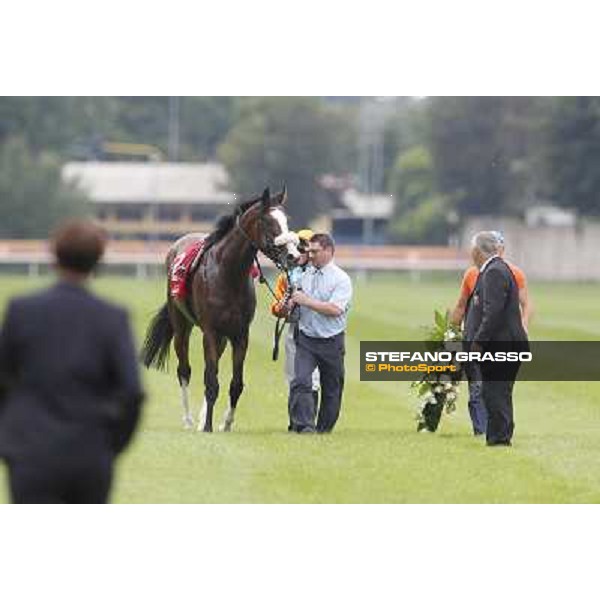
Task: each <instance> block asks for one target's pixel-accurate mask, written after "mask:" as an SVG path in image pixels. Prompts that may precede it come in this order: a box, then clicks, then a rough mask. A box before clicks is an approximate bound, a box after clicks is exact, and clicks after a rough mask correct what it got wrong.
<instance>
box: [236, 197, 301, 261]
mask: <svg viewBox="0 0 600 600" xmlns="http://www.w3.org/2000/svg"><path fill="white" fill-rule="evenodd" d="M286 201H287V191H286V188H285V186H284V188H283V190H282V191H281V192H280V193H279V194H277V195H275V196H271V195H270V193H269V188H267V189H265V191H264V192H263V194H262V196H261V198H260V201H258V202H256V203H255V204H254V205H253V206H252V208H251V209H250V210H248V211H247V212H246V213H244V214H243V215H242V216H241V218H240V221H242V220H243V229H244V231H245V233H246V235H247V236H248V238H249V239H250V240H251V241H252V243H253V244H254V245H255V246H256V248H258V250H260V251H261V252H262V253H263V254H264V255H265V256H267V257H268V258H270V259H271V260H272V261H273V262H274V263H275V264H276V265H277V266H278V267H284V268H291V267H292V266H294V264H295V261H296V260H297V259H298V257H299V256H300V253H299V252H298V241H299V240H298V236H297V235H296V234H295V233H294V232H293V231H290V230H289V228H288V224H287V215H286V213H285V208H284V206H285V203H286Z"/></svg>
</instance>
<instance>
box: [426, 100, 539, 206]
mask: <svg viewBox="0 0 600 600" xmlns="http://www.w3.org/2000/svg"><path fill="white" fill-rule="evenodd" d="M544 108H545V104H544V100H543V99H540V98H512V97H503V96H496V97H459V98H432V99H431V100H429V144H428V145H429V147H430V149H431V153H432V156H433V162H434V169H435V173H436V181H437V186H438V188H439V190H440V191H441V192H442V193H444V194H446V195H447V196H449V197H450V198H451V200H452V202H453V204H454V205H455V207H456V209H457V210H458V212H459V214H460V215H461V216H465V215H469V216H470V215H477V214H489V215H500V214H510V213H518V212H520V211H521V210H522V209H523V208H524V207H525V206H526V205H527V204H528V203H529V202H531V200H532V198H533V197H535V196H536V195H538V189H539V188H540V187H541V185H542V182H541V175H540V171H539V168H538V163H537V160H536V159H537V156H538V153H539V132H540V131H541V127H540V123H541V121H540V114H541V113H542V112H543V109H544Z"/></svg>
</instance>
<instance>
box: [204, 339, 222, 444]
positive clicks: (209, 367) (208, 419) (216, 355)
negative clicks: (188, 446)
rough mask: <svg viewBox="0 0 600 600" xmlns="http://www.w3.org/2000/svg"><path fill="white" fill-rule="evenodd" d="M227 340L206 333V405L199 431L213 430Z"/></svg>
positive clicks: (208, 431)
mask: <svg viewBox="0 0 600 600" xmlns="http://www.w3.org/2000/svg"><path fill="white" fill-rule="evenodd" d="M225 343H226V341H225V339H224V338H222V337H219V336H217V335H216V334H213V333H210V332H205V333H204V337H203V340H202V344H203V347H204V403H203V405H202V410H201V412H200V417H199V419H198V431H204V432H206V433H210V432H212V430H213V409H214V406H215V402H216V401H217V397H218V396H219V359H220V358H221V354H223V350H224V349H225Z"/></svg>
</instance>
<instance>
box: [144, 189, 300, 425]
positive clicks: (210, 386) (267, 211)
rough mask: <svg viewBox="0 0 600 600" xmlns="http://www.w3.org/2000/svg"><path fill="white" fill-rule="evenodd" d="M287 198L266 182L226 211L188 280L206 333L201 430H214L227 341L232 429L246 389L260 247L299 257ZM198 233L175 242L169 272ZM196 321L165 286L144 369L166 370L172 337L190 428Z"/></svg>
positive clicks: (285, 258)
mask: <svg viewBox="0 0 600 600" xmlns="http://www.w3.org/2000/svg"><path fill="white" fill-rule="evenodd" d="M286 199H287V194H286V191H285V188H284V190H283V191H282V192H281V193H280V194H277V195H276V196H273V197H272V196H271V195H270V193H269V190H268V188H267V189H266V190H265V191H264V192H263V194H262V196H259V197H257V198H255V199H254V200H250V201H249V202H246V203H244V204H241V205H240V206H238V208H237V209H236V211H235V212H234V214H232V215H228V216H226V217H222V218H221V220H220V221H219V223H218V224H217V228H216V229H215V231H213V232H212V233H211V234H210V235H209V236H208V237H207V238H206V244H205V249H204V251H203V254H202V256H201V259H200V262H199V264H198V266H197V268H196V269H195V271H194V272H193V274H192V275H191V278H190V279H189V282H188V289H189V302H188V307H187V308H188V312H189V313H191V317H192V318H193V319H194V321H195V324H196V325H198V326H199V327H200V329H201V330H202V332H203V349H204V403H203V408H202V411H201V413H200V417H199V420H198V431H200V430H202V431H206V432H210V431H212V429H213V408H214V404H215V401H216V400H217V396H218V395H219V380H218V369H219V359H220V358H221V356H222V354H223V351H224V350H225V346H226V345H227V340H229V342H230V344H231V347H232V357H233V373H232V378H231V384H230V386H229V408H228V409H227V412H226V413H225V417H224V419H223V423H222V425H221V427H220V429H221V430H222V431H230V430H231V427H232V425H233V421H234V416H235V409H236V406H237V403H238V399H239V397H240V395H241V393H242V390H243V389H244V377H243V370H244V360H245V358H246V351H247V349H248V335H249V330H250V323H251V321H252V319H253V318H254V312H255V310H256V294H255V290H254V283H253V281H252V280H251V277H250V276H249V270H250V267H251V265H252V262H253V260H254V257H255V256H256V253H257V252H258V251H260V252H262V253H263V254H264V255H266V256H267V257H268V258H270V259H271V260H272V261H273V262H274V263H275V264H276V266H278V267H279V268H285V267H287V266H291V264H292V263H293V261H294V260H295V259H296V258H297V257H298V250H297V248H296V246H297V239H295V234H294V233H292V232H290V231H289V230H288V226H287V217H286V215H285V212H284V208H283V207H284V204H285V202H286ZM199 237H202V236H198V235H195V234H190V235H187V236H184V237H183V238H181V239H179V240H178V241H177V242H175V244H174V245H173V246H172V247H171V249H170V250H169V253H168V255H167V260H166V266H167V272H170V268H171V264H172V262H173V259H174V258H175V257H176V256H177V255H178V254H179V253H180V252H181V251H182V250H184V249H185V248H186V246H187V245H189V244H193V243H195V242H197V241H198V239H199ZM167 288H168V286H167ZM193 325H194V324H192V323H191V322H190V320H189V319H188V318H187V317H186V316H185V315H184V313H183V312H182V311H181V310H180V309H179V308H178V307H177V305H176V304H175V301H174V300H173V299H172V298H171V295H170V294H169V291H168V289H167V302H166V303H165V304H164V305H163V307H162V308H161V309H160V310H159V312H158V313H157V314H156V316H155V317H154V319H153V320H152V322H151V323H150V326H149V327H148V331H147V333H146V339H145V341H144V345H143V349H142V361H143V363H144V364H145V365H146V367H150V366H155V367H157V368H158V369H164V367H165V366H166V363H167V360H168V355H169V348H170V344H171V341H173V346H174V348H175V352H176V354H177V359H178V365H177V377H178V379H179V385H180V387H181V398H182V403H183V410H184V417H183V419H184V426H185V427H186V428H192V427H193V424H194V423H193V417H192V414H191V412H190V407H189V397H188V387H189V383H190V379H191V374H192V369H191V367H190V361H189V340H190V334H191V331H192V329H193Z"/></svg>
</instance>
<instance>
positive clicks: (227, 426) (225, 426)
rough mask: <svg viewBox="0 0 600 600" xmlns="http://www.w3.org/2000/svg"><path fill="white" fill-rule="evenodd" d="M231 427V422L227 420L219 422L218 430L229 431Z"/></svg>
mask: <svg viewBox="0 0 600 600" xmlns="http://www.w3.org/2000/svg"><path fill="white" fill-rule="evenodd" d="M232 427H233V423H232V422H230V421H227V422H225V423H221V425H219V431H224V432H226V431H231V429H232Z"/></svg>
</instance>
